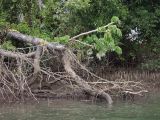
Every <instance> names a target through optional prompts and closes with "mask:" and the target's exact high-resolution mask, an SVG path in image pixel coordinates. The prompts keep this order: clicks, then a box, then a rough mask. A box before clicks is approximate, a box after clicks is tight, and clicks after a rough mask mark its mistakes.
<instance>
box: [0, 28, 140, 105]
mask: <svg viewBox="0 0 160 120" xmlns="http://www.w3.org/2000/svg"><path fill="white" fill-rule="evenodd" d="M93 32H95V30H94V31H93ZM88 33H90V32H88ZM81 35H83V34H80V35H78V37H79V36H81ZM84 35H86V34H85V33H84ZM6 37H7V38H9V39H11V40H17V41H21V42H24V43H26V44H27V43H30V44H32V45H33V46H31V47H30V48H29V49H30V50H28V51H29V52H28V53H26V51H25V52H19V51H18V49H17V51H6V50H4V49H0V77H1V79H0V81H1V86H0V91H1V94H2V96H3V97H4V98H5V96H6V95H7V92H9V93H11V94H12V95H13V96H14V97H15V98H18V96H20V97H21V98H23V97H24V95H25V94H28V95H30V96H33V97H34V98H35V99H36V97H37V96H38V95H37V93H43V95H44V96H47V95H48V94H50V95H52V96H53V95H55V93H54V90H53V89H54V87H55V83H57V82H59V83H60V86H63V87H64V86H65V87H66V86H67V87H68V88H71V90H75V89H78V90H79V91H82V92H84V93H85V94H88V95H91V96H94V97H99V98H102V99H105V100H106V101H107V102H108V104H112V103H113V100H112V98H111V96H110V95H109V93H110V94H112V92H114V91H116V92H118V93H122V92H123V93H124V91H127V93H133V94H136V93H139V91H141V90H143V88H142V85H141V84H140V82H133V81H116V80H115V81H109V80H106V79H103V78H101V77H98V76H96V75H95V74H94V73H91V72H89V70H87V69H86V68H85V67H84V66H83V65H81V64H80V62H79V61H78V60H77V59H76V56H75V55H74V54H73V53H72V51H71V50H70V49H69V48H67V47H66V46H65V45H62V44H57V43H50V42H47V41H45V40H43V39H41V38H36V37H32V36H29V35H24V34H22V33H20V32H18V31H14V30H9V31H7V33H6ZM75 38H77V37H73V38H71V39H70V40H73V39H75ZM24 49H25V48H24ZM31 49H32V50H31ZM6 58H9V59H11V60H6ZM59 67H61V68H60V69H59ZM76 69H78V70H79V71H85V72H86V73H87V74H89V76H90V77H89V78H88V79H84V78H83V77H81V76H80V75H78V73H77V72H76ZM97 82H100V83H102V84H101V85H100V84H97ZM104 82H105V84H103V83H104ZM63 92H64V91H63ZM5 94H6V95H5Z"/></svg>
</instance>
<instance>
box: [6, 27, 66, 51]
mask: <svg viewBox="0 0 160 120" xmlns="http://www.w3.org/2000/svg"><path fill="white" fill-rule="evenodd" d="M7 38H10V39H14V40H19V41H22V42H25V43H31V44H33V45H36V46H37V45H42V46H43V45H46V46H47V48H49V49H51V50H58V51H64V50H65V49H66V48H65V46H64V45H62V44H58V43H49V42H47V41H46V40H43V39H41V38H37V37H33V36H29V35H24V34H22V33H20V32H18V31H14V30H9V31H8V32H7Z"/></svg>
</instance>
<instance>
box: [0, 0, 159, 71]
mask: <svg viewBox="0 0 160 120" xmlns="http://www.w3.org/2000/svg"><path fill="white" fill-rule="evenodd" d="M113 16H114V17H113ZM115 16H116V17H115ZM159 17H160V1H158V0H150V1H148V0H0V42H1V47H2V48H5V49H9V50H12V49H14V48H15V47H14V46H15V45H17V43H13V42H11V41H10V40H5V38H3V37H2V36H3V34H4V29H15V30H17V31H20V32H22V33H25V34H29V35H32V36H36V37H40V38H43V39H45V40H47V41H50V42H59V43H62V44H66V45H67V46H69V47H71V48H72V49H73V50H74V51H75V53H76V54H77V56H79V59H81V60H82V61H86V60H89V62H90V61H91V62H90V64H92V62H96V63H101V64H102V65H106V64H107V63H110V65H114V66H121V67H126V66H129V67H140V68H143V69H149V70H158V69H160V60H159V57H160V54H159V52H160V37H159V34H160V28H159V26H158V25H159V24H160V19H159ZM111 18H112V20H111ZM118 18H119V19H120V20H121V22H120V21H119V19H118ZM113 21H114V22H115V21H116V24H112V22H113ZM108 23H109V26H108V28H107V29H105V28H104V27H101V26H105V25H107V24H108ZM93 29H97V31H98V33H96V34H94V35H93V34H89V35H87V36H83V37H80V38H79V40H77V41H76V42H75V41H74V42H73V41H70V38H72V36H75V35H77V34H80V33H82V32H86V31H90V30H93ZM120 29H121V30H120ZM121 31H122V33H121ZM84 44H85V45H84ZM119 46H120V47H119ZM18 47H22V46H18ZM115 52H116V53H118V54H115ZM97 58H98V59H97Z"/></svg>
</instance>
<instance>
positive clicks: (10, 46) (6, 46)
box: [0, 41, 16, 50]
mask: <svg viewBox="0 0 160 120" xmlns="http://www.w3.org/2000/svg"><path fill="white" fill-rule="evenodd" d="M0 48H2V49H5V50H15V49H16V47H15V46H13V44H12V42H11V41H6V42H4V43H3V44H2V45H0Z"/></svg>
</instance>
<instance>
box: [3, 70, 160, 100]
mask: <svg viewBox="0 0 160 120" xmlns="http://www.w3.org/2000/svg"><path fill="white" fill-rule="evenodd" d="M95 74H97V75H98V76H100V77H102V78H104V79H107V80H111V81H117V82H123V83H125V81H126V86H127V84H128V83H127V81H130V82H137V84H141V86H138V87H143V90H144V91H142V92H137V93H136V92H130V91H131V90H130V89H129V88H128V91H129V92H127V91H126V90H127V89H125V91H124V92H122V91H123V90H122V89H123V88H119V89H121V90H120V91H121V92H118V91H117V88H116V90H115V91H114V88H113V89H110V90H113V91H111V92H110V95H111V97H112V99H113V101H119V100H124V101H134V100H137V99H139V100H140V99H142V100H143V99H145V98H146V97H147V96H150V95H152V94H155V93H157V92H159V91H160V89H159V88H160V73H159V72H158V71H157V72H155V71H154V72H153V71H141V70H133V69H132V70H131V69H129V70H126V69H110V70H107V71H105V70H104V69H97V71H95ZM88 83H89V82H88ZM93 83H94V82H92V83H89V84H93ZM94 84H95V85H96V86H103V87H105V86H106V85H105V82H98V81H97V82H96V83H94ZM41 85H43V83H42V84H41ZM135 85H136V84H135ZM37 86H38V84H37ZM48 87H49V86H48ZM48 87H47V86H43V87H42V88H41V89H36V90H33V91H32V95H30V96H29V95H28V93H27V92H26V93H25V92H24V93H23V96H19V97H18V96H14V95H13V94H11V93H10V94H9V95H5V96H4V94H2V92H1V97H0V98H1V99H0V101H1V103H3V102H16V101H32V100H33V101H35V102H36V101H37V102H38V101H41V100H54V99H67V100H77V101H91V102H96V101H97V100H99V99H98V97H94V96H89V95H88V94H85V93H84V92H83V91H82V90H81V89H80V88H78V89H75V88H74V89H73V88H71V86H70V85H69V84H60V83H59V82H57V83H56V84H54V86H52V88H54V89H52V90H50V89H48ZM134 89H135V91H136V86H135V87H134ZM137 89H139V88H137ZM141 89H142V88H141ZM100 101H103V99H101V100H100Z"/></svg>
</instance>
